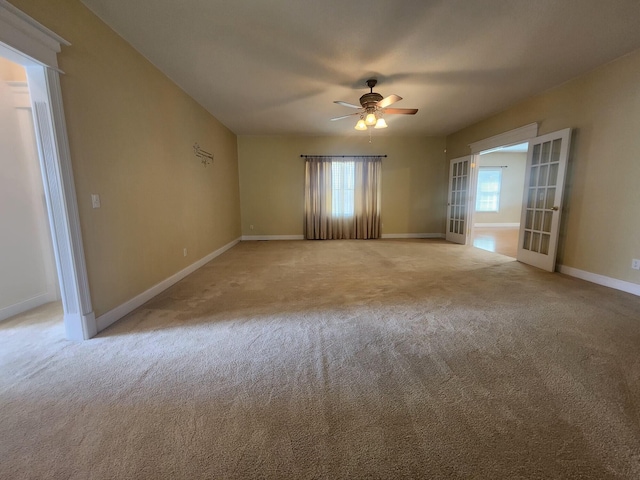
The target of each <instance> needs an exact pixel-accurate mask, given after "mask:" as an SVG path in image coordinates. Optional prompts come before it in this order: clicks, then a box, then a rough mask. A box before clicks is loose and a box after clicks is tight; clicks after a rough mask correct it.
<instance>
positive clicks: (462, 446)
mask: <svg viewBox="0 0 640 480" xmlns="http://www.w3.org/2000/svg"><path fill="white" fill-rule="evenodd" d="M115 281H117V279H114V282H115ZM51 313H52V307H44V308H42V309H40V311H36V312H34V313H32V314H29V315H25V316H22V317H19V318H16V319H13V320H9V321H7V322H3V323H2V324H0V362H1V363H0V365H1V371H0V402H1V403H0V407H1V408H0V478H2V479H12V480H13V479H40V478H43V479H44V478H47V479H48V478H53V479H140V478H142V479H147V478H148V479H197V478H216V479H218V478H220V479H252V478H269V479H313V478H319V479H324V478H326V479H361V478H381V479H395V478H464V479H475V478H483V479H484V478H487V479H506V478H509V479H511V478H539V479H543V478H544V479H550V478H583V479H586V478H593V479H608V478H629V479H631V478H635V479H637V478H640V298H638V297H634V296H632V295H628V294H624V293H621V292H617V291H614V290H610V289H607V288H603V287H599V286H597V285H593V284H590V283H587V282H583V281H580V280H577V279H573V278H570V277H566V276H563V275H560V274H551V273H545V272H542V271H539V270H536V269H534V268H532V267H528V266H526V265H522V264H520V263H518V262H516V261H514V260H513V259H511V258H508V257H504V256H500V255H497V254H493V253H489V252H486V251H483V250H479V249H474V248H468V247H460V246H456V245H450V244H447V243H445V242H443V241H420V240H416V241H386V240H385V241H383V240H377V241H324V242H321V241H318V242H312V241H309V242H304V241H298V242H244V243H241V244H239V245H238V246H236V247H235V248H233V249H232V250H230V251H228V252H226V253H225V254H224V255H222V256H221V257H219V258H217V259H215V260H214V261H213V262H211V263H209V264H208V265H206V266H205V267H204V268H202V269H200V270H199V271H197V272H196V273H194V274H193V275H191V276H189V277H188V278H186V279H185V280H183V281H182V282H180V283H179V284H177V285H175V286H174V287H173V288H171V289H170V290H168V291H166V292H165V293H164V294H162V295H160V296H158V297H156V298H155V299H154V300H152V301H151V302H149V303H148V304H146V305H145V306H144V307H143V308H141V309H139V310H137V311H136V312H133V313H132V314H131V315H129V316H128V317H126V318H125V319H123V320H121V321H120V322H118V323H117V324H115V325H114V326H112V327H111V328H109V329H107V330H106V331H105V332H103V333H102V334H100V335H99V336H98V337H97V338H95V339H93V340H91V341H88V342H84V343H71V342H68V341H66V340H64V339H63V338H62V337H63V328H62V325H61V322H60V317H59V313H58V314H57V317H56V316H55V315H54V317H55V318H54V319H53V320H46V321H45V320H42V318H46V317H47V314H49V315H51ZM53 313H54V314H55V313H56V310H55V307H54V308H53Z"/></svg>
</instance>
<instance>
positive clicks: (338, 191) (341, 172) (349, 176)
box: [331, 161, 355, 217]
mask: <svg viewBox="0 0 640 480" xmlns="http://www.w3.org/2000/svg"><path fill="white" fill-rule="evenodd" d="M354 195H355V162H352V161H332V162H331V209H332V211H331V214H332V216H333V217H352V216H353V212H354V203H355V202H354Z"/></svg>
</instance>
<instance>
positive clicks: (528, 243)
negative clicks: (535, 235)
mask: <svg viewBox="0 0 640 480" xmlns="http://www.w3.org/2000/svg"><path fill="white" fill-rule="evenodd" d="M522 248H524V249H525V250H531V232H530V231H528V230H525V231H524V241H523V242H522Z"/></svg>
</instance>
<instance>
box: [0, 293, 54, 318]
mask: <svg viewBox="0 0 640 480" xmlns="http://www.w3.org/2000/svg"><path fill="white" fill-rule="evenodd" d="M56 300H58V298H57V296H56V293H55V292H47V293H41V294H40V295H36V296H35V297H31V298H27V299H26V300H23V301H22V302H18V303H14V304H13V305H9V306H7V307H3V308H0V321H2V320H5V319H7V318H9V317H13V316H14V315H18V314H19V313H22V312H26V311H27V310H31V309H32V308H36V307H39V306H40V305H44V304H45V303H49V302H55V301H56Z"/></svg>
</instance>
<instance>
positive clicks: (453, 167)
mask: <svg viewBox="0 0 640 480" xmlns="http://www.w3.org/2000/svg"><path fill="white" fill-rule="evenodd" d="M471 158H472V157H471V156H470V155H469V156H466V157H460V158H454V159H452V160H451V162H450V164H449V195H448V197H447V236H446V238H447V241H448V242H454V243H459V244H462V245H464V244H465V243H467V230H468V225H467V224H468V218H469V211H468V205H469V187H470V185H471Z"/></svg>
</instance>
